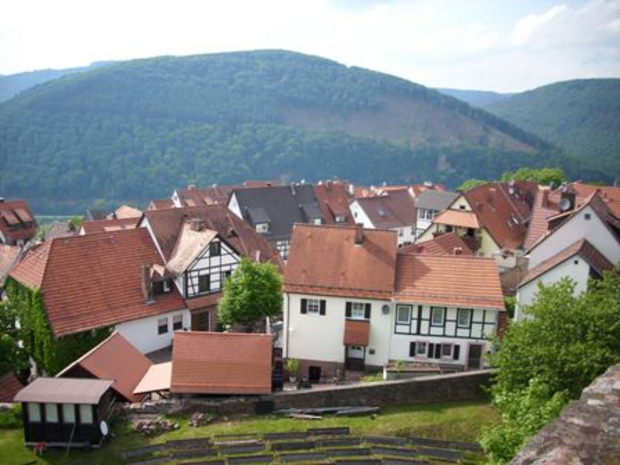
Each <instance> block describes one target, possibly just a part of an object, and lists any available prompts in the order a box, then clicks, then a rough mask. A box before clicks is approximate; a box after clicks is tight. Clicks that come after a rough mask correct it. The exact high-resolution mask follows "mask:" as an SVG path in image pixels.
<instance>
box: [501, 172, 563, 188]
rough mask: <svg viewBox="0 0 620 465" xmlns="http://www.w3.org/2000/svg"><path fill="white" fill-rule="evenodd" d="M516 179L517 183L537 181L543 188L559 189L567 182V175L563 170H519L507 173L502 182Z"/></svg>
mask: <svg viewBox="0 0 620 465" xmlns="http://www.w3.org/2000/svg"><path fill="white" fill-rule="evenodd" d="M512 179H514V180H515V181H536V182H537V183H538V184H541V185H543V186H549V185H551V184H553V186H555V187H558V186H559V185H560V184H562V183H563V182H566V175H565V174H564V171H562V169H561V168H539V169H536V168H528V167H524V168H519V169H518V170H516V171H506V172H505V173H504V174H503V175H502V181H504V182H508V181H510V180H512Z"/></svg>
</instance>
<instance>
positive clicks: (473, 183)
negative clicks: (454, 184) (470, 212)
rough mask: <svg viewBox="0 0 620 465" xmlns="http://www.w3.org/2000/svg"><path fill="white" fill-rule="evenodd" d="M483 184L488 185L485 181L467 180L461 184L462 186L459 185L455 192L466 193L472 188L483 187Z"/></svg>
mask: <svg viewBox="0 0 620 465" xmlns="http://www.w3.org/2000/svg"><path fill="white" fill-rule="evenodd" d="M485 184H488V181H485V180H484V179H468V180H467V181H465V182H463V184H461V185H460V186H459V187H458V188H457V189H456V190H457V191H461V192H467V191H468V190H470V189H473V188H474V187H478V186H484V185H485Z"/></svg>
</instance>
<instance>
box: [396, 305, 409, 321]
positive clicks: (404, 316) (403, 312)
mask: <svg viewBox="0 0 620 465" xmlns="http://www.w3.org/2000/svg"><path fill="white" fill-rule="evenodd" d="M410 322H411V307H409V306H407V305H399V306H398V307H396V323H401V324H406V325H408V324H409V323H410Z"/></svg>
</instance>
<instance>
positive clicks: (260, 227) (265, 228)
mask: <svg viewBox="0 0 620 465" xmlns="http://www.w3.org/2000/svg"><path fill="white" fill-rule="evenodd" d="M255 228H256V232H257V233H261V234H262V233H267V232H269V223H256V226H255Z"/></svg>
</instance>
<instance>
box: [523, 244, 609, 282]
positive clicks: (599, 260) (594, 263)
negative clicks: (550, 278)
mask: <svg viewBox="0 0 620 465" xmlns="http://www.w3.org/2000/svg"><path fill="white" fill-rule="evenodd" d="M575 255H580V256H581V257H582V258H583V259H584V260H585V261H587V262H588V264H589V265H590V266H591V267H592V268H594V269H595V270H596V272H597V273H598V274H602V273H603V271H608V270H611V269H612V268H613V266H614V265H613V263H611V262H610V261H609V260H607V258H605V256H604V255H603V254H602V253H600V252H599V251H598V249H597V248H596V247H594V246H593V245H592V244H590V243H589V242H588V241H587V240H586V239H581V240H579V241H577V242H575V243H574V244H571V245H569V246H568V247H566V248H565V249H563V250H561V251H560V252H558V253H557V254H556V255H554V256H553V257H550V258H548V259H547V260H545V261H543V262H541V263H539V264H538V265H537V266H535V267H534V268H532V269H531V270H529V271H528V272H527V274H526V275H525V277H524V278H523V279H522V280H521V282H520V283H519V286H523V285H524V284H527V283H529V282H530V281H533V280H534V279H536V278H538V277H539V276H541V275H543V274H545V273H546V272H547V271H549V270H551V269H553V268H555V267H556V266H558V265H560V264H561V263H563V262H565V261H566V260H568V259H569V258H571V257H574V256H575Z"/></svg>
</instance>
